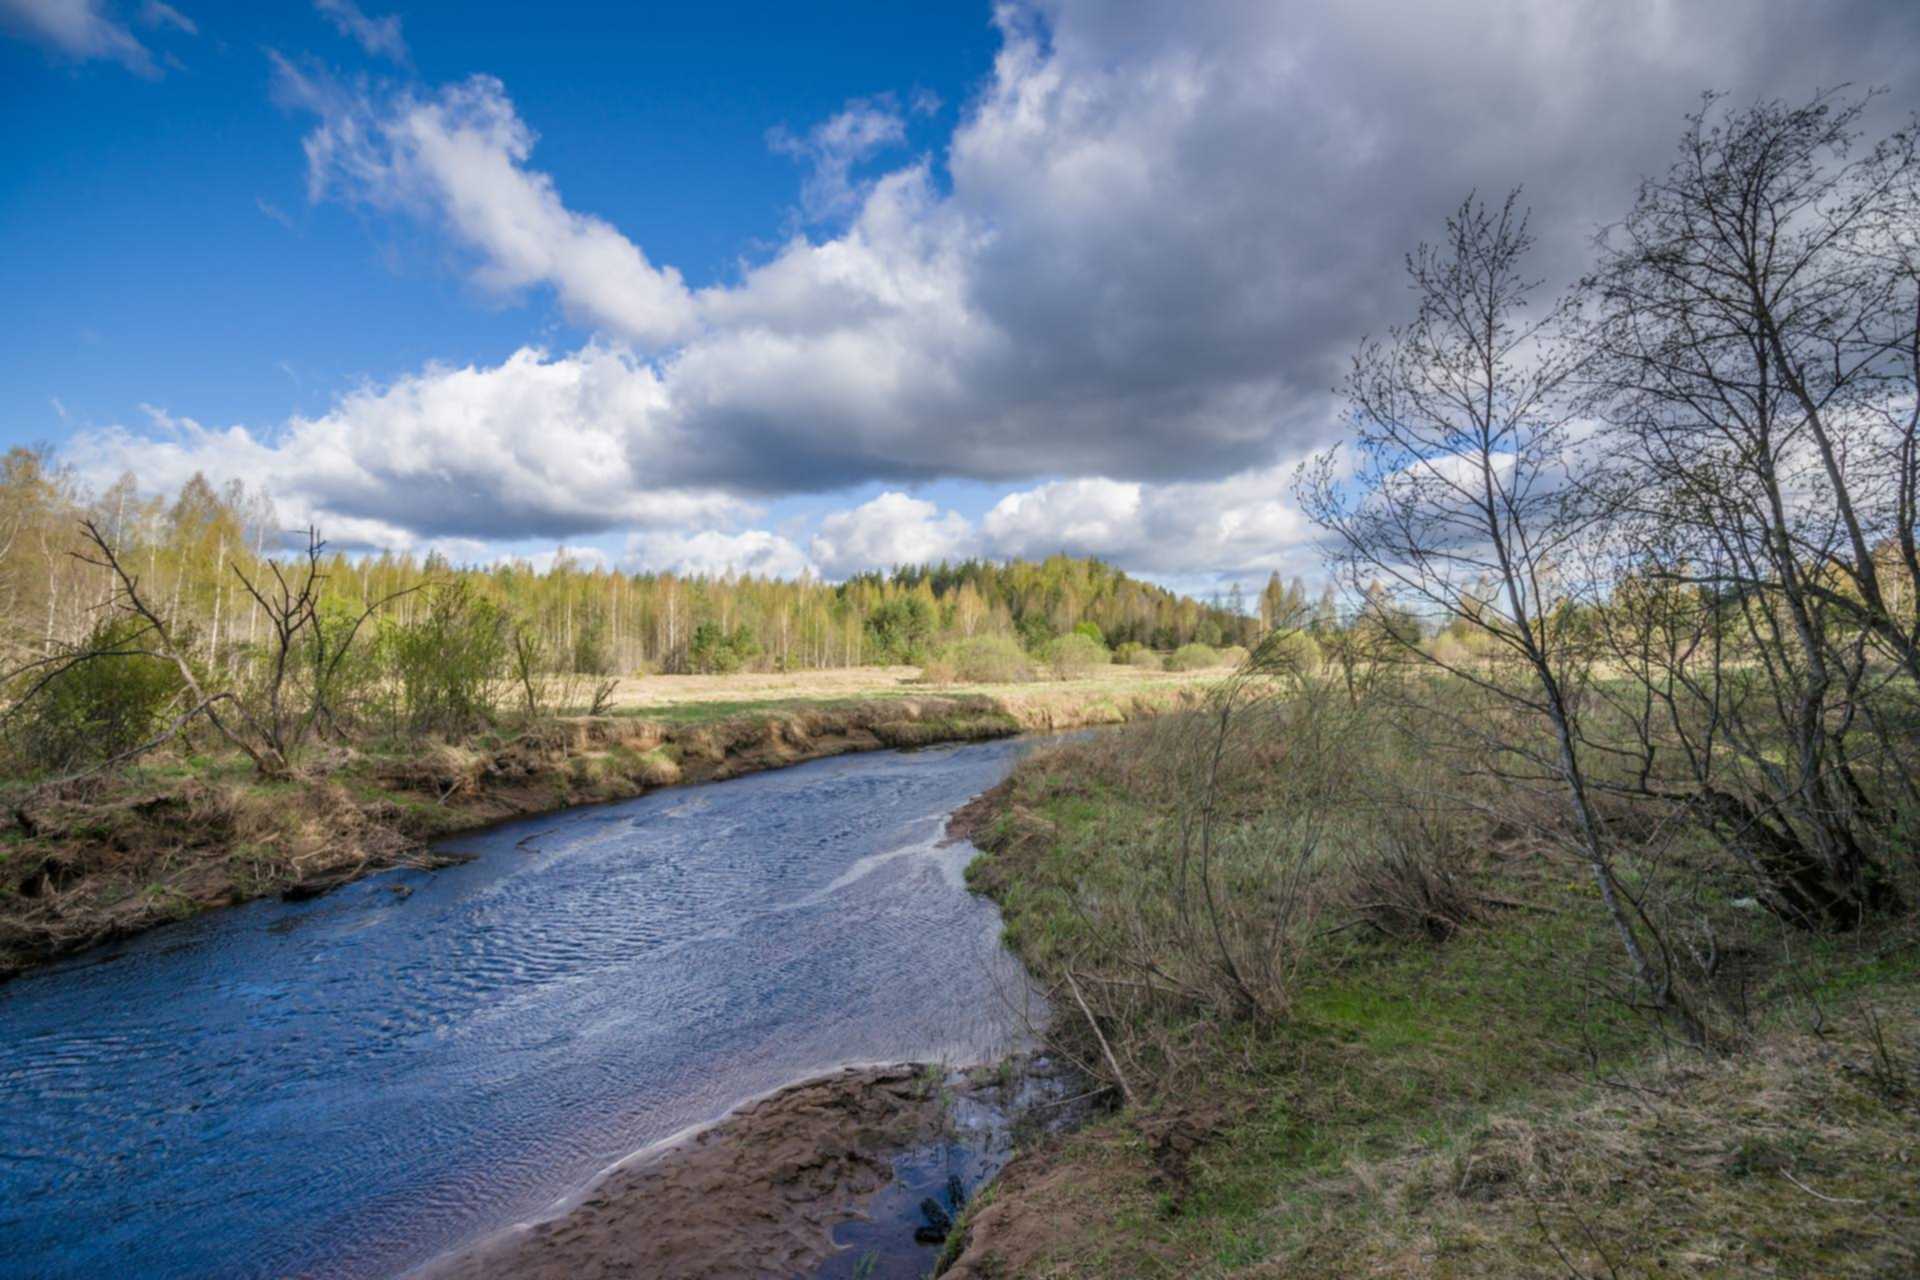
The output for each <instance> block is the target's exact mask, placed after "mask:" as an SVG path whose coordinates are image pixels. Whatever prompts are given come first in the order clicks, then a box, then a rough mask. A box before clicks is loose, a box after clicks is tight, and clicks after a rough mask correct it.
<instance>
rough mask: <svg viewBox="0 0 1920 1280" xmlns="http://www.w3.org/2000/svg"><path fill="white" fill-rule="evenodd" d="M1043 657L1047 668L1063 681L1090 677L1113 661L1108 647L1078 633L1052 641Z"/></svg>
mask: <svg viewBox="0 0 1920 1280" xmlns="http://www.w3.org/2000/svg"><path fill="white" fill-rule="evenodd" d="M1042 656H1043V657H1045V659H1046V662H1047V667H1048V668H1049V669H1050V670H1051V671H1052V672H1053V674H1054V675H1055V676H1057V677H1058V678H1060V679H1062V680H1069V679H1072V678H1073V677H1075V676H1084V675H1090V674H1091V673H1093V672H1095V671H1097V670H1099V669H1100V668H1102V667H1105V666H1107V665H1109V663H1110V661H1111V659H1112V655H1111V654H1109V653H1108V652H1107V646H1105V645H1104V644H1101V643H1100V642H1099V641H1098V640H1094V639H1091V638H1089V637H1087V636H1084V635H1082V634H1080V633H1079V632H1077V631H1076V632H1073V633H1071V634H1069V635H1064V636H1060V637H1058V638H1057V639H1055V640H1052V641H1050V642H1049V643H1048V645H1047V647H1046V650H1045V652H1044V653H1043V655H1042Z"/></svg>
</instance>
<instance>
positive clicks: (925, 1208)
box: [913, 1196, 953, 1244]
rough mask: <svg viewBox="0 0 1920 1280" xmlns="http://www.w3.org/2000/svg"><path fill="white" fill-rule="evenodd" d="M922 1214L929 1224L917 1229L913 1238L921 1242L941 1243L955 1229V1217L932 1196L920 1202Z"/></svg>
mask: <svg viewBox="0 0 1920 1280" xmlns="http://www.w3.org/2000/svg"><path fill="white" fill-rule="evenodd" d="M920 1215H921V1216H922V1217H924V1218H925V1219H926V1220H927V1225H926V1226H924V1227H920V1228H918V1229H916V1230H915V1231H914V1233H913V1238H914V1239H915V1240H916V1241H918V1242H919V1243H921V1244H939V1243H940V1242H941V1241H943V1240H945V1239H946V1238H947V1235H948V1233H949V1232H951V1231H952V1230H953V1219H952V1218H951V1217H949V1216H948V1215H947V1211H946V1210H945V1209H942V1208H941V1207H940V1202H939V1201H938V1200H935V1199H934V1198H933V1197H932V1196H928V1197H927V1198H926V1199H924V1200H922V1201H921V1202H920Z"/></svg>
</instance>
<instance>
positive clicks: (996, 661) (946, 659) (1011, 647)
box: [921, 636, 1033, 684]
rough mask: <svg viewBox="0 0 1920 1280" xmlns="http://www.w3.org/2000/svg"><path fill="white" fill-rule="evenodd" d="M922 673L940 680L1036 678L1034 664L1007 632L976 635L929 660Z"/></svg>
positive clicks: (971, 681) (992, 681) (967, 681)
mask: <svg viewBox="0 0 1920 1280" xmlns="http://www.w3.org/2000/svg"><path fill="white" fill-rule="evenodd" d="M921 674H922V677H923V678H925V679H927V680H931V681H934V682H936V683H941V684H953V683H965V684H1013V683H1015V682H1017V681H1021V680H1031V679H1032V678H1033V664H1032V663H1030V662H1029V661H1028V660H1027V655H1026V652H1025V651H1024V650H1022V649H1021V648H1020V646H1019V645H1018V644H1016V643H1015V642H1014V641H1013V639H1012V638H1011V637H1008V636H974V637H973V638H972V639H970V640H961V641H957V642H956V643H954V644H950V645H948V646H946V648H944V649H942V650H941V651H940V652H939V653H937V654H935V655H934V656H933V657H932V658H930V659H928V660H927V664H926V666H925V668H924V669H923V670H922V672H921Z"/></svg>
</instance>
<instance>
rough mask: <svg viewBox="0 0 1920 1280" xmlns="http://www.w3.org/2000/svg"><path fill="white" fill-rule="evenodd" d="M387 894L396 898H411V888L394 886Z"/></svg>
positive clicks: (399, 885) (407, 885)
mask: <svg viewBox="0 0 1920 1280" xmlns="http://www.w3.org/2000/svg"><path fill="white" fill-rule="evenodd" d="M387 892H388V893H390V894H392V895H393V896H394V897H396V898H411V897H412V896H413V886H412V885H410V884H396V885H394V886H392V887H391V888H389V889H388V890H387Z"/></svg>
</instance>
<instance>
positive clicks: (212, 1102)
mask: <svg viewBox="0 0 1920 1280" xmlns="http://www.w3.org/2000/svg"><path fill="white" fill-rule="evenodd" d="M1021 749H1022V747H1021V744H1018V743H1015V742H994V743H984V744H974V745H968V746H960V747H939V748H931V749H927V750H922V751H916V752H909V753H883V754H872V755H860V756H845V757H840V758H837V759H832V760H824V761H817V762H814V763H811V764H805V765H799V766H796V767H794V768H791V769H783V770H779V771H776V772H771V773H762V774H755V775H751V776H748V777H745V778H740V779H736V780H734V781H730V782H724V783H717V784H712V785H708V786H700V787H687V788H680V789H670V790H665V791H659V792H655V793H654V794H652V795H649V796H646V797H644V798H641V799H638V800H633V801H628V802H625V803H621V804H614V805H607V806H604V807H596V808H591V809H582V810H573V811H569V812H564V813H559V814H555V815H551V816H549V817H545V818H538V819H530V820H527V821H524V822H517V823H513V824H510V825H508V826H504V827H500V828H496V829H494V830H491V831H488V832H485V833H480V834H476V835H473V836H469V837H465V838H458V839H454V840H452V841H449V842H448V843H447V846H446V847H448V848H451V849H454V850H457V851H460V852H466V853H472V854H476V855H478V856H477V857H476V858H475V860H474V861H472V862H470V863H468V864H466V865H464V866H457V867H452V868H449V869H445V870H441V871H436V872H413V871H395V872H388V873H385V874H382V875H379V876H375V877H372V878H370V879H366V880H362V881H359V882H357V883H355V884H352V885H349V886H347V887H345V888H343V889H341V890H338V891H337V892H335V893H333V894H330V895H328V896H326V897H324V898H320V899H317V900H315V901H311V902H305V903H297V904H293V903H281V902H258V903H253V904H250V905H248V906H244V907H239V908H234V909H231V910H226V911H219V912H214V913H212V914H209V915H206V916H203V917H201V918H199V919H196V920H193V921H189V922H186V923H183V924H180V925H176V926H172V927H169V928H165V929H161V930H158V931H156V932H154V933H150V934H147V935H145V936H143V937H140V938H136V939H134V940H132V941H130V942H128V943H125V944H122V945H118V946H115V947H112V948H108V949H103V950H101V951H97V952H93V953H89V954H87V955H83V956H80V957H77V958H76V959H74V960H72V961H69V962H66V963H64V964H61V965H59V966H55V967H53V968H50V969H47V970H44V971H41V972H39V973H36V974H33V975H31V976H28V977H26V978H22V979H19V980H17V981H15V982H13V983H11V984H9V985H7V986H4V987H0V1276H4V1277H9V1278H11V1277H27V1276H32V1277H69V1276H71V1277H83V1276H84V1277H97V1276H125V1277H132V1276H140V1277H151V1278H154V1280H160V1278H164V1277H217V1276H248V1277H252V1276H287V1275H325V1276H350V1277H351V1276H391V1275H396V1274H398V1273H400V1272H402V1271H405V1270H407V1269H408V1268H410V1267H412V1266H414V1265H416V1264H418V1263H421V1262H424V1261H426V1260H428V1259H430V1258H432V1257H434V1256H436V1255H438V1254H440V1253H442V1252H444V1251H446V1250H448V1249H450V1248H453V1247H455V1246H458V1245H461V1244H463V1243H466V1242H468V1241H471V1240H474V1239H477V1238H479V1237H480V1236H483V1235H486V1234H488V1233H489V1232H490V1231H492V1230H495V1229H497V1228H499V1227H501V1226H504V1225H506V1224H508V1223H512V1222H515V1221H522V1220H525V1219H528V1218H532V1217H537V1216H540V1215H541V1213H542V1212H543V1211H544V1210H546V1209H547V1208H548V1207H549V1206H551V1205H552V1204H553V1203H554V1202H555V1200H556V1199H558V1198H559V1197H561V1196H563V1195H565V1194H566V1193H568V1192H569V1191H572V1190H575V1189H577V1188H578V1187H580V1186H581V1185H582V1184H584V1183H586V1182H587V1181H589V1180H590V1179H591V1178H592V1177H593V1176H594V1175H595V1174H596V1173H597V1172H598V1171H600V1170H602V1169H604V1168H606V1167H607V1166H608V1165H610V1164H611V1163H613V1162H615V1161H617V1160H619V1159H620V1158H622V1157H624V1156H627V1155H628V1154H630V1153H632V1152H633V1151H635V1150H637V1149H639V1148H641V1147H644V1146H646V1145H647V1144H649V1143H652V1142H654V1141H657V1140H659V1139H661V1138H663V1137H666V1136H668V1135H670V1134H673V1133H675V1132H677V1131H679V1130H681V1129H683V1128H685V1127H686V1126H688V1125H691V1124H696V1123H699V1122H703V1121H706V1120H711V1119H713V1118H715V1117H717V1116H718V1115H720V1114H721V1113H722V1112H724V1111H726V1110H727V1109H728V1108H730V1107H731V1106H733V1105H735V1104H736V1103H738V1102H740V1101H741V1100H743V1099H745V1098H747V1097H749V1096H752V1095H755V1094H759V1093H762V1092H765V1091H767V1090H770V1089H773V1088H776V1087H778V1086H780V1085H782V1084H785V1083H788V1082H791V1081H794V1080H797V1079H800V1078H802V1077H805V1076H808V1075H812V1074H815V1073H818V1072H820V1071H823V1070H826V1069H830V1068H833V1067H836V1066H840V1065H843V1064H847V1063H852V1062H868V1061H896V1060H903V1059H944V1060H947V1061H950V1062H955V1063H963V1062H971V1061H978V1060H982V1059H984V1058H987V1057H990V1056H993V1055H996V1054H997V1053H999V1052H1001V1051H1003V1050H1005V1049H1007V1048H1009V1047H1011V1046H1012V1044H1013V1043H1014V1042H1015V1041H1016V1040H1017V1039H1018V1037H1019V1030H1018V1028H1019V1026H1020V1025H1021V1017H1020V1013H1019V1010H1018V1009H1017V1007H1016V1006H1018V1005H1019V1004H1020V1003H1021V1001H1022V999H1023V996H1022V992H1023V991H1024V984H1023V981H1022V978H1021V975H1020V972H1019V968H1018V965H1017V964H1016V963H1015V962H1014V961H1013V960H1012V959H1011V957H1009V956H1008V955H1007V954H1006V953H1005V951H1004V950H1003V949H1002V948H1001V947H1000V945H999V941H998V935H999V919H998V915H997V913H996V912H995V910H994V909H993V907H992V905H991V904H990V903H988V902H986V901H985V900H983V899H980V898H977V897H974V896H972V895H970V894H968V893H967V892H966V890H965V887H964V884H963V882H962V879H961V870H962V868H963V866H964V865H965V863H966V860H967V859H968V858H969V857H970V856H971V855H972V852H973V851H972V849H971V848H970V847H969V846H967V845H964V844H961V845H943V843H942V839H941V837H942V831H943V828H944V824H945V817H946V815H947V814H948V813H949V812H951V811H952V810H953V809H954V808H956V807H958V806H959V805H960V804H961V803H963V802H964V801H966V800H967V799H968V798H969V797H971V796H973V795H975V794H977V793H978V792H980V791H982V790H985V789H986V788H987V787H989V786H991V785H992V784H993V783H995V782H996V781H998V780H999V779H1000V778H1001V777H1003V776H1004V775H1005V773H1006V772H1007V770H1008V768H1009V767H1010V766H1011V764H1012V761H1013V759H1014V758H1015V756H1016V755H1017V753H1018V752H1019V751H1020V750H1021Z"/></svg>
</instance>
